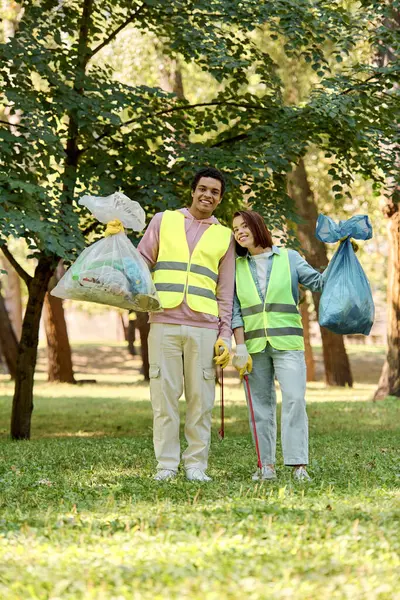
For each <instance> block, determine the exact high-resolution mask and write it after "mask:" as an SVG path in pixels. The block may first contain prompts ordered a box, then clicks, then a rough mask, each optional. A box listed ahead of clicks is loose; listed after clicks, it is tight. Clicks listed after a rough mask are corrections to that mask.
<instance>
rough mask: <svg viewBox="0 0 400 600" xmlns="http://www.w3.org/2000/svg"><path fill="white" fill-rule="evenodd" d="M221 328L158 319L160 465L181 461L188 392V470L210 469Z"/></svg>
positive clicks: (152, 356) (154, 343) (154, 360)
mask: <svg viewBox="0 0 400 600" xmlns="http://www.w3.org/2000/svg"><path fill="white" fill-rule="evenodd" d="M216 340H217V331H216V330H214V329H205V328H202V327H190V326H189V325H170V324H164V323H152V325H151V326H150V333H149V362H150V394H151V404H152V408H153V442H154V452H155V455H156V458H157V461H158V462H157V469H174V470H177V469H178V466H179V462H180V442H179V398H180V397H181V395H182V392H183V390H184V391H185V399H186V422H185V438H186V441H187V444H188V446H187V449H186V450H185V452H184V453H183V455H182V459H183V461H184V465H185V468H186V469H188V468H189V467H198V468H199V469H201V470H202V471H204V470H205V469H206V468H207V463H208V452H209V447H210V440H211V412H212V409H213V406H214V396H215V369H214V363H213V357H214V344H215V342H216Z"/></svg>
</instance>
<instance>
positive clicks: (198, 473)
mask: <svg viewBox="0 0 400 600" xmlns="http://www.w3.org/2000/svg"><path fill="white" fill-rule="evenodd" d="M186 479H188V480H189V481H212V479H211V477H209V476H208V475H206V474H205V472H204V471H202V470H201V469H199V468H198V467H191V468H189V469H186Z"/></svg>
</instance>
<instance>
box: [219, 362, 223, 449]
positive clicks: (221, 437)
mask: <svg viewBox="0 0 400 600" xmlns="http://www.w3.org/2000/svg"><path fill="white" fill-rule="evenodd" d="M219 381H220V383H219V385H220V387H221V428H220V430H219V431H218V436H219V439H220V440H223V439H224V437H225V423H224V370H223V369H221V374H220V378H219Z"/></svg>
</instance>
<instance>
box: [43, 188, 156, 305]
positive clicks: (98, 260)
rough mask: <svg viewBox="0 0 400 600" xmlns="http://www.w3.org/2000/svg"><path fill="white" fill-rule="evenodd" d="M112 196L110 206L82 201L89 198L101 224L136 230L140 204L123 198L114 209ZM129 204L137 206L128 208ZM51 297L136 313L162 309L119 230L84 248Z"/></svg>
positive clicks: (136, 253) (139, 261)
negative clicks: (116, 223)
mask: <svg viewBox="0 0 400 600" xmlns="http://www.w3.org/2000/svg"><path fill="white" fill-rule="evenodd" d="M114 196H115V194H113V195H112V196H109V197H108V198H109V199H110V198H111V201H110V206H107V203H104V202H103V201H104V200H106V199H105V198H98V200H100V201H101V202H99V203H98V205H97V207H96V206H93V204H94V203H93V201H94V200H96V197H94V196H85V197H83V198H82V200H84V201H85V198H86V199H87V198H90V199H91V210H92V209H93V214H95V211H96V214H97V216H98V218H99V220H101V221H103V219H107V221H110V220H114V219H119V220H120V221H121V222H122V223H123V224H125V223H128V222H129V225H127V226H129V227H130V228H132V229H133V228H134V226H135V227H138V226H139V225H140V221H139V218H140V211H139V210H138V209H137V207H139V208H140V210H141V211H142V208H141V207H140V205H139V204H138V203H137V202H133V201H132V200H129V198H127V197H126V196H124V203H123V204H119V205H118V206H116V205H115V204H113V197H114ZM120 196H121V195H120ZM126 201H128V202H126ZM129 203H131V204H132V205H137V206H130V205H129ZM82 204H85V202H82ZM85 205H86V204H85ZM99 207H100V208H99ZM127 207H128V208H130V210H129V211H128V210H127ZM99 211H100V212H99ZM124 211H125V213H124ZM134 211H136V215H135V214H134ZM143 214H144V213H143ZM137 215H139V217H137ZM124 217H125V219H124ZM135 219H136V221H135ZM51 294H52V295H53V296H56V297H58V298H63V299H70V300H81V301H87V302H95V303H98V304H106V305H109V306H117V307H119V308H126V309H129V310H134V311H139V312H157V311H161V310H162V308H161V303H160V300H159V298H158V295H157V292H156V289H155V286H154V283H153V280H152V278H151V274H150V271H149V269H148V267H147V265H146V263H145V261H144V260H143V258H142V257H141V255H140V253H139V251H138V250H137V249H136V248H135V247H134V245H133V244H132V243H131V242H130V241H129V239H128V237H127V236H126V235H125V233H124V232H122V231H121V232H120V233H116V234H114V235H109V236H108V237H105V238H103V239H101V240H99V241H97V242H95V243H94V244H92V245H91V246H89V248H86V249H85V250H84V251H83V252H82V253H81V254H80V256H79V257H78V259H77V260H76V261H75V262H74V264H73V265H72V266H71V267H70V268H69V269H68V271H67V272H66V273H65V275H64V276H63V277H62V279H60V281H59V282H58V284H57V285H56V287H55V288H54V289H53V290H52V291H51Z"/></svg>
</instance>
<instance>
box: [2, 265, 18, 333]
mask: <svg viewBox="0 0 400 600" xmlns="http://www.w3.org/2000/svg"><path fill="white" fill-rule="evenodd" d="M2 262H3V265H4V268H5V269H6V271H7V287H6V288H5V289H4V300H5V304H6V308H7V312H8V316H9V317H10V321H11V324H12V326H13V329H14V332H15V335H16V337H17V340H19V339H21V331H22V297H21V280H20V277H19V275H18V273H17V272H16V270H15V269H14V268H13V267H12V266H11V264H10V263H9V261H8V260H7V259H6V258H3V259H2Z"/></svg>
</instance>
